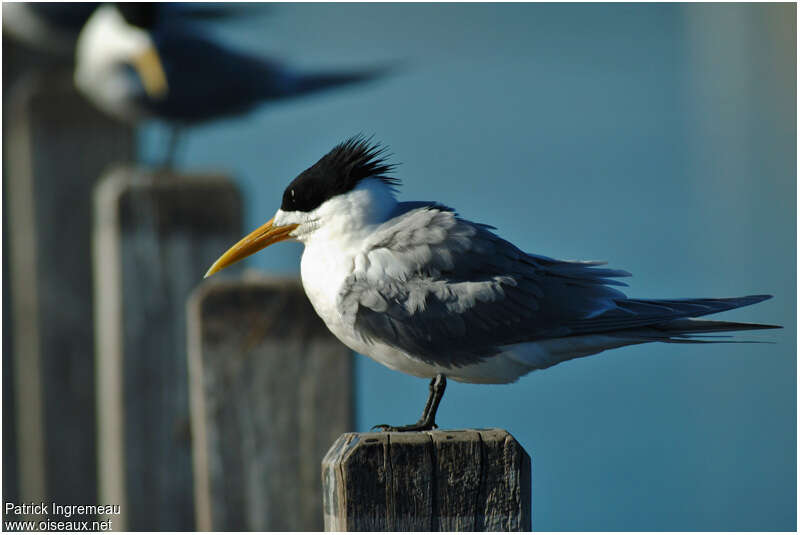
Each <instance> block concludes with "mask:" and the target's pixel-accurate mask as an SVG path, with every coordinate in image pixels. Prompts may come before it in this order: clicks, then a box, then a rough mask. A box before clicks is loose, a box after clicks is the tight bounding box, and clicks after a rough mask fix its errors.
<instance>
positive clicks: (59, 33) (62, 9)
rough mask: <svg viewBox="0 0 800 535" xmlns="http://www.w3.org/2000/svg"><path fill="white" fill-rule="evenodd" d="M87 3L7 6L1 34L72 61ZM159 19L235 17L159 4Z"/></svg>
mask: <svg viewBox="0 0 800 535" xmlns="http://www.w3.org/2000/svg"><path fill="white" fill-rule="evenodd" d="M97 7H98V4H95V3H90V2H77V3H75V2H8V3H5V4H3V32H4V33H7V34H8V35H9V36H11V37H13V38H15V39H16V40H17V41H19V42H21V43H24V44H25V45H27V46H28V47H30V48H33V49H35V50H38V51H40V52H43V53H45V54H47V55H52V56H55V57H57V58H59V59H70V60H72V59H74V56H75V44H76V42H77V40H78V36H79V35H80V31H81V29H82V28H83V26H84V25H85V24H86V21H87V20H89V17H90V16H91V15H92V13H93V12H94V11H95V10H96V9H97ZM150 9H155V10H158V17H159V18H166V19H171V20H175V19H184V20H186V21H189V20H209V19H217V18H223V17H230V16H235V15H237V11H236V10H234V9H231V8H228V7H227V6H218V5H209V4H201V5H192V4H179V3H160V4H157V5H153V6H151V8H150Z"/></svg>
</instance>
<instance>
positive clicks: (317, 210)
mask: <svg viewBox="0 0 800 535" xmlns="http://www.w3.org/2000/svg"><path fill="white" fill-rule="evenodd" d="M385 153H386V149H385V148H384V147H381V146H380V145H379V144H377V143H371V141H370V140H369V139H365V138H363V137H361V136H356V137H352V138H350V139H348V140H347V141H345V142H343V143H340V144H338V145H336V146H335V147H334V148H333V149H332V150H331V151H330V152H329V153H328V154H326V155H325V156H323V157H322V158H320V160H319V161H318V162H317V163H315V164H314V165H312V166H311V167H309V168H308V169H306V170H305V171H303V172H302V173H300V174H299V175H298V176H297V178H295V179H294V180H293V181H292V182H291V183H290V184H289V185H288V186H287V187H286V190H285V191H284V192H283V200H282V202H281V207H280V208H279V209H278V211H277V212H276V213H275V216H274V217H273V218H272V219H270V220H269V221H267V222H266V223H264V224H263V225H262V226H260V227H258V228H257V229H255V230H254V231H253V232H251V233H250V234H248V235H247V236H245V237H244V238H242V239H241V240H240V241H239V242H238V243H236V244H235V245H234V246H233V247H231V248H230V249H229V250H228V251H227V252H225V253H224V254H223V255H222V256H221V257H220V258H219V259H218V260H217V261H216V262H214V265H212V266H211V268H210V269H209V270H208V272H207V273H206V277H209V276H211V275H213V274H214V273H216V272H218V271H220V270H222V269H224V268H225V267H227V266H230V265H231V264H234V263H236V262H238V261H239V260H242V259H243V258H246V257H248V256H250V255H252V254H254V253H256V252H258V251H260V250H261V249H264V248H265V247H267V246H269V245H272V244H273V243H277V242H280V241H284V240H289V239H293V240H297V241H300V242H302V243H308V242H309V241H311V240H325V241H327V242H329V243H331V244H336V246H337V247H347V243H348V242H351V241H353V242H356V241H358V240H359V239H360V238H362V237H363V235H364V234H365V233H368V232H370V231H371V225H374V224H376V223H380V222H382V221H385V220H386V219H387V218H388V217H389V215H390V214H391V213H392V212H393V211H394V209H395V207H396V205H397V201H396V199H395V193H396V188H397V186H399V185H400V181H399V180H398V179H396V178H393V177H391V176H389V173H391V171H392V170H393V169H394V165H393V164H390V163H387V161H386V160H385Z"/></svg>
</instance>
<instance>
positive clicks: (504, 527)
mask: <svg viewBox="0 0 800 535" xmlns="http://www.w3.org/2000/svg"><path fill="white" fill-rule="evenodd" d="M322 488H323V490H322V495H323V501H324V508H325V530H326V531H530V530H531V460H530V457H529V456H528V454H527V453H526V452H525V450H524V449H523V448H522V446H520V444H519V443H518V442H517V441H516V440H515V439H514V437H512V436H511V435H510V434H509V433H508V432H507V431H504V430H502V429H477V430H461V431H441V430H437V431H427V432H421V433H345V434H344V435H342V436H340V437H339V438H338V439H337V440H336V442H334V443H333V446H331V448H330V450H329V451H328V453H327V455H326V456H325V459H324V460H323V461H322Z"/></svg>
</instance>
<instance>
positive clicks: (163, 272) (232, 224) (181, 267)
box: [93, 168, 242, 531]
mask: <svg viewBox="0 0 800 535" xmlns="http://www.w3.org/2000/svg"><path fill="white" fill-rule="evenodd" d="M95 194H96V196H95V235H94V244H93V245H94V265H95V284H96V290H95V295H96V298H97V303H96V311H97V357H98V358H97V381H98V390H97V396H98V398H97V399H98V445H99V480H100V497H99V501H100V503H112V504H120V505H121V509H122V515H121V516H120V517H113V518H112V520H114V524H113V527H114V528H115V529H127V530H168V531H169V530H192V529H193V528H194V525H195V523H194V503H193V494H192V489H193V486H192V464H191V449H190V448H191V436H190V429H189V395H188V388H189V387H188V384H189V377H188V370H187V365H186V300H187V298H188V297H189V294H190V293H191V291H192V289H193V288H194V287H195V286H197V284H198V283H200V281H202V279H203V274H204V273H205V270H206V269H207V268H208V266H209V265H210V264H211V262H213V261H214V260H215V259H216V258H217V256H218V255H219V254H220V253H221V252H223V251H224V250H225V249H226V248H227V247H228V246H229V245H230V244H231V243H233V242H234V241H236V240H238V239H239V238H240V237H241V234H242V222H241V212H242V210H241V198H240V195H239V191H238V189H237V188H236V187H235V186H234V184H233V183H231V182H230V181H229V180H227V179H225V178H223V177H218V176H181V175H174V174H168V173H163V174H162V173H156V172H146V171H140V170H135V169H123V168H120V169H116V170H115V171H113V172H111V173H110V174H109V175H108V176H107V177H105V179H104V180H103V181H102V182H101V184H100V185H99V187H98V188H97V190H96V192H95Z"/></svg>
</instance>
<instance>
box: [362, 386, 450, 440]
mask: <svg viewBox="0 0 800 535" xmlns="http://www.w3.org/2000/svg"><path fill="white" fill-rule="evenodd" d="M445 388H447V377H445V376H444V375H442V374H441V373H440V374H439V375H437V376H436V377H434V378H433V379H431V384H430V387H429V394H428V401H427V402H426V403H425V408H424V409H423V410H422V416H421V417H420V419H419V421H418V422H417V423H415V424H411V425H401V426H392V425H386V424H381V425H376V426H374V427H373V429H381V430H382V431H429V430H431V429H436V428H437V427H438V426H437V425H436V411H438V410H439V403H441V402H442V397H443V396H444V389H445Z"/></svg>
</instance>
